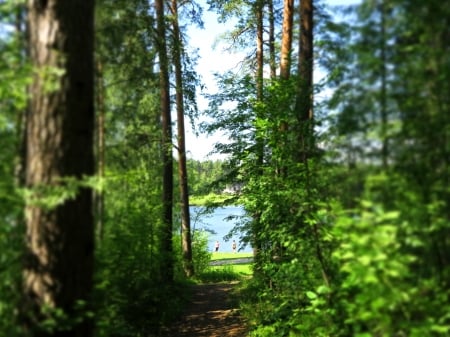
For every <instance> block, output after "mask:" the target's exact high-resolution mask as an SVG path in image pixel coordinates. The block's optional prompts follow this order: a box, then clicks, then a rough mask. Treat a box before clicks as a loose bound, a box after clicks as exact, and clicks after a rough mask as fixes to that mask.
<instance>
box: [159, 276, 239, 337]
mask: <svg viewBox="0 0 450 337" xmlns="http://www.w3.org/2000/svg"><path fill="white" fill-rule="evenodd" d="M236 284H237V282H228V283H213V284H197V285H193V286H192V287H193V289H192V298H191V300H190V303H189V304H188V305H187V307H186V308H185V311H184V313H183V315H182V317H181V319H180V320H179V321H178V322H176V323H175V324H173V325H172V326H170V327H168V328H167V329H166V331H165V332H164V333H163V336H167V337H244V336H246V329H245V323H244V322H243V321H242V318H241V317H240V315H239V309H237V308H236V303H235V301H233V300H232V295H231V292H232V290H233V287H235V286H236Z"/></svg>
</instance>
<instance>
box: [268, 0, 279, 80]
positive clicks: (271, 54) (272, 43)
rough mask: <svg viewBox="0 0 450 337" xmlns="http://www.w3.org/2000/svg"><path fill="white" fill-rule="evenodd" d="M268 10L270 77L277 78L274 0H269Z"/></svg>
mask: <svg viewBox="0 0 450 337" xmlns="http://www.w3.org/2000/svg"><path fill="white" fill-rule="evenodd" d="M267 4H268V11H269V60H270V61H269V63H270V65H269V67H270V78H272V79H273V78H275V77H276V76H277V72H276V68H277V65H276V61H275V14H274V11H273V0H268V1H267Z"/></svg>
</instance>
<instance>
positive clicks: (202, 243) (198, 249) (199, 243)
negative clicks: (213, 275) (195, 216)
mask: <svg viewBox="0 0 450 337" xmlns="http://www.w3.org/2000/svg"><path fill="white" fill-rule="evenodd" d="M173 243H174V255H175V257H176V261H175V275H176V276H175V277H176V278H177V279H178V280H180V281H182V280H183V279H184V278H185V274H184V271H183V267H182V266H183V265H182V259H181V256H182V250H181V236H180V235H175V236H174V239H173ZM210 260H211V252H210V251H209V250H208V233H207V232H205V231H198V230H197V231H193V235H192V261H193V264H194V274H195V275H201V274H202V273H204V272H205V270H207V269H208V268H209V261H210Z"/></svg>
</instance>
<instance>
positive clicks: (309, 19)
mask: <svg viewBox="0 0 450 337" xmlns="http://www.w3.org/2000/svg"><path fill="white" fill-rule="evenodd" d="M313 49H314V47H313V1H312V0H300V43H299V58H298V73H299V76H300V78H299V86H298V87H299V92H298V94H297V100H296V111H297V114H298V124H299V125H300V130H299V131H298V132H299V147H298V148H299V150H300V154H299V160H300V162H303V163H304V164H307V163H306V162H307V158H308V153H309V152H310V151H311V150H312V146H313V145H312V131H313V130H312V128H313V125H312V119H313Z"/></svg>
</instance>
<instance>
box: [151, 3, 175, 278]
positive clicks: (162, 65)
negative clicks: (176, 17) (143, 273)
mask: <svg viewBox="0 0 450 337" xmlns="http://www.w3.org/2000/svg"><path fill="white" fill-rule="evenodd" d="M155 9H156V20H157V33H158V36H157V39H156V44H157V48H158V56H159V87H160V107H161V121H162V139H161V146H162V161H163V191H162V203H163V205H162V206H163V210H162V213H163V214H162V216H163V229H162V242H161V253H162V254H163V261H164V263H163V264H162V271H161V272H162V275H163V278H164V280H165V281H166V282H172V281H173V265H174V263H173V248H172V238H173V235H172V230H173V220H172V214H173V213H172V212H173V210H172V206H173V156H172V117H171V114H170V84H169V61H168V57H167V44H166V24H165V14H164V1H163V0H156V1H155Z"/></svg>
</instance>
